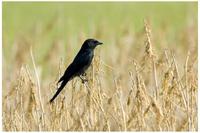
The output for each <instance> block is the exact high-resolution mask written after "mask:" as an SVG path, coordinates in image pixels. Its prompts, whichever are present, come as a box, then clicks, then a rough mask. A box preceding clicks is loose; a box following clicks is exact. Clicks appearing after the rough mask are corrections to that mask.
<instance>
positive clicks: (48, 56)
mask: <svg viewBox="0 0 200 133" xmlns="http://www.w3.org/2000/svg"><path fill="white" fill-rule="evenodd" d="M2 8H3V10H2V11H3V19H2V21H3V25H2V27H3V45H2V48H3V54H2V58H3V69H2V71H3V79H2V80H3V86H2V92H3V95H2V115H3V122H2V123H3V125H2V126H3V130H4V131H197V130H198V119H197V111H198V110H197V108H198V104H197V103H198V94H197V91H198V90H197V89H198V78H197V76H198V75H197V68H198V66H197V64H198V59H197V56H198V50H197V49H198V42H197V40H198V37H197V27H198V25H197V2H182V3H177V2H173V3H170V2H166V3H163V2H162V3H161V2H160V3H156V2H154V3H139V2H137V3H131V2H126V3H122V2H116V3H113V2H107V3H101V2H97V3H89V2H84V3H73V2H71V3H64V2H63V3H61V2H60V3H56V2H51V3H50V2H49V3H45V2H40V3H37V2H34V3H31V2H29V3H25V2H19V3H17V2H3V5H2ZM87 38H96V39H98V40H100V41H102V42H103V43H104V45H102V46H99V47H98V48H97V49H96V51H95V58H94V60H93V63H92V66H91V67H90V68H89V70H88V71H87V78H88V79H89V82H88V83H86V84H82V83H81V80H80V79H79V78H74V79H73V80H71V81H70V82H69V83H68V84H67V86H66V87H65V89H64V91H63V92H62V94H61V95H59V97H58V98H57V99H56V100H55V103H53V104H52V105H50V104H49V103H48V101H49V99H50V98H51V97H52V96H53V94H54V93H55V91H56V88H57V85H56V83H57V81H58V79H59V77H60V76H61V75H62V74H63V72H64V71H65V69H66V67H67V66H68V65H69V63H71V61H72V60H73V58H74V56H75V55H76V53H77V52H78V50H79V48H80V47H81V44H82V43H83V41H84V40H85V39H87Z"/></svg>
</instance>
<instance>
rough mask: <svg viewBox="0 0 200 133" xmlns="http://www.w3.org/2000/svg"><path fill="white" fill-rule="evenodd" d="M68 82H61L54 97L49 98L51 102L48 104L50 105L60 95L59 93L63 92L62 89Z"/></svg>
mask: <svg viewBox="0 0 200 133" xmlns="http://www.w3.org/2000/svg"><path fill="white" fill-rule="evenodd" d="M67 82H68V81H63V82H62V84H61V86H60V87H59V88H58V89H57V91H56V93H55V94H54V96H53V97H52V98H51V100H50V101H49V102H50V103H52V102H53V101H54V100H55V98H56V97H57V96H58V94H60V92H61V91H62V90H63V88H64V87H65V85H66V84H67Z"/></svg>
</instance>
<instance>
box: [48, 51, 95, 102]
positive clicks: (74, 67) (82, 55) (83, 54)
mask: <svg viewBox="0 0 200 133" xmlns="http://www.w3.org/2000/svg"><path fill="white" fill-rule="evenodd" d="M92 58H93V55H92V56H91V53H90V51H79V53H78V54H77V56H76V57H75V59H74V60H73V62H72V63H71V64H70V65H69V67H68V68H67V69H66V71H65V73H64V75H63V76H62V77H61V78H60V80H59V81H58V82H61V81H62V83H61V86H60V87H59V88H58V90H57V91H56V93H55V94H54V96H53V98H52V99H51V100H50V102H53V100H54V99H55V98H56V97H57V96H58V94H59V93H60V92H61V91H62V89H63V88H64V87H65V85H66V84H67V82H68V81H69V80H70V79H72V78H73V77H74V76H77V75H78V74H79V73H80V72H81V71H82V69H83V68H84V67H85V66H86V65H89V64H90V63H91V61H92Z"/></svg>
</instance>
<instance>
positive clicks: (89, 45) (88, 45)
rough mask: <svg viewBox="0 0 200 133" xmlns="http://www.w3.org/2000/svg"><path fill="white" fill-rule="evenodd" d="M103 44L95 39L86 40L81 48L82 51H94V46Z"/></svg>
mask: <svg viewBox="0 0 200 133" xmlns="http://www.w3.org/2000/svg"><path fill="white" fill-rule="evenodd" d="M101 44H103V43H102V42H99V41H97V40H95V39H87V40H85V42H84V43H83V46H82V48H84V49H94V48H95V47H96V46H98V45H101Z"/></svg>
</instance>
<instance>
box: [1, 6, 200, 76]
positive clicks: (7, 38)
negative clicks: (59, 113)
mask: <svg viewBox="0 0 200 133" xmlns="http://www.w3.org/2000/svg"><path fill="white" fill-rule="evenodd" d="M197 8H198V4H197V2H150V3H148V2H124V3H122V2H82V3H81V2H3V66H4V70H5V71H7V72H10V73H13V71H14V72H16V70H17V69H16V68H17V67H16V66H15V64H19V65H18V66H19V67H20V66H21V64H27V63H30V55H29V47H28V48H26V46H27V45H28V46H33V53H34V56H35V59H36V63H37V64H39V65H41V66H42V67H43V68H46V69H52V68H51V65H49V64H48V63H47V64H46V65H47V66H46V67H45V65H43V63H44V62H45V60H46V58H47V56H48V55H49V53H51V52H52V49H51V47H52V45H53V44H54V42H55V43H57V41H58V42H61V44H62V46H61V48H59V49H64V50H63V51H62V52H60V51H59V52H60V53H59V52H58V53H57V55H56V54H55V55H52V56H54V57H55V56H57V57H55V59H57V60H59V59H60V57H64V58H65V59H64V60H65V61H68V60H69V62H70V60H72V58H73V57H74V54H75V53H76V52H77V51H78V49H79V48H80V45H81V43H82V42H81V41H83V39H79V38H84V39H85V38H90V37H98V39H99V40H102V41H103V42H104V44H106V45H105V46H104V53H105V54H106V53H107V54H109V49H110V47H109V45H113V44H115V42H117V40H119V39H120V38H121V37H122V36H123V34H124V32H126V31H127V30H128V32H131V36H134V34H140V32H141V31H142V30H143V28H144V22H143V21H144V19H145V18H147V19H149V20H150V22H151V29H153V35H154V39H155V40H156V39H158V41H157V43H156V41H155V43H156V47H157V48H158V49H159V47H161V46H160V44H159V41H162V39H163V38H164V39H165V41H166V43H167V44H168V45H175V48H176V46H177V47H181V45H182V46H184V48H185V49H187V44H186V43H185V44H184V40H181V39H184V38H185V37H182V38H181V37H180V36H181V34H182V33H183V31H184V29H185V28H187V27H188V25H190V23H192V25H195V26H194V27H193V28H197ZM190 21H191V22H190ZM124 29H126V30H124ZM96 31H97V32H99V34H100V35H96V34H95V32H96ZM158 31H159V32H158ZM160 31H163V33H164V34H163V36H164V37H163V38H161V37H160V35H161V34H160V33H161V32H160ZM186 32H187V31H186ZM196 33H197V29H196ZM132 34H133V35H132ZM196 35H197V34H196ZM157 36H158V37H157ZM130 38H131V37H130ZM133 38H136V40H137V37H133ZM141 40H142V39H141ZM141 40H140V42H139V43H140V44H143V43H144V39H143V40H142V41H141ZM182 42H183V43H182ZM116 45H117V43H116ZM141 46H142V45H140V46H139V45H135V47H134V49H136V48H137V47H141ZM142 47H143V46H142ZM15 49H17V50H15ZM67 49H68V50H67ZM105 49H106V50H105ZM136 50H137V49H136ZM177 50H178V49H177ZM68 51H70V52H68ZM114 51H115V50H114ZM23 53H25V54H23ZM105 56H106V55H105ZM109 56H112V55H109ZM25 57H26V59H24V58H25ZM20 59H21V60H20ZM105 60H106V59H105ZM107 60H108V61H109V58H108V56H107ZM16 62H17V63H16ZM58 62H59V61H57V62H56V64H58ZM69 62H67V63H66V64H68V63H69ZM53 64H55V63H53ZM57 66H58V65H57ZM14 67H15V68H14ZM19 67H18V69H19ZM53 68H54V67H53ZM48 71H49V70H47V71H46V72H47V73H48ZM4 76H5V73H4ZM7 76H8V77H10V76H11V74H9V73H7ZM4 78H5V77H4Z"/></svg>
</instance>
